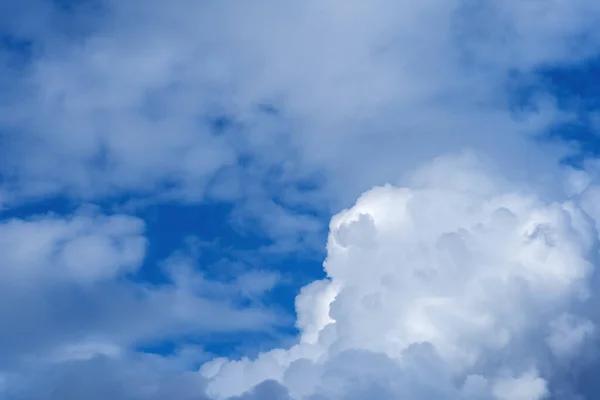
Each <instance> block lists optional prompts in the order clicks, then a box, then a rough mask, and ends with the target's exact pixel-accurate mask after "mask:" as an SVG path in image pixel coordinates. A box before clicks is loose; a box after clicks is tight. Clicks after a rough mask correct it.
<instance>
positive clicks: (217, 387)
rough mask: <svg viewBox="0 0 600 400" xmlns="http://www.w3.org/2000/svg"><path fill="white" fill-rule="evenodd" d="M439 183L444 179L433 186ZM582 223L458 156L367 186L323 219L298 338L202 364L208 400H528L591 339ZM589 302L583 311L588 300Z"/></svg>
mask: <svg viewBox="0 0 600 400" xmlns="http://www.w3.org/2000/svg"><path fill="white" fill-rule="evenodd" d="M447 177H451V179H450V180H448V179H446V178H447ZM598 240H599V239H598V231H597V228H596V223H595V221H594V220H593V219H592V218H591V217H590V216H589V215H588V214H587V213H586V212H585V211H583V210H582V208H581V207H580V206H579V204H578V203H577V201H571V200H569V201H565V202H546V201H544V200H543V199H540V198H539V197H538V196H536V194H535V193H528V192H524V191H520V190H511V187H510V186H508V187H507V186H506V181H503V180H502V179H501V178H499V177H497V176H496V175H494V173H491V172H489V171H486V166H485V164H483V165H482V164H481V162H480V161H477V160H476V159H475V158H474V157H472V156H463V157H461V158H459V159H456V158H441V159H438V160H436V161H435V162H434V163H432V164H431V165H429V166H427V167H425V168H423V169H421V170H420V171H418V172H417V173H416V174H415V175H414V177H413V178H412V179H410V180H409V183H408V185H407V186H405V187H396V186H389V185H388V186H383V187H376V188H374V189H372V190H370V191H368V192H366V193H365V194H363V195H362V196H361V197H360V198H359V199H358V201H357V202H356V204H355V205H354V206H353V207H352V208H350V209H347V210H344V211H342V212H341V213H339V214H337V215H336V216H335V217H334V218H333V219H332V221H331V224H330V234H329V239H328V244H327V250H328V253H327V259H326V260H325V263H324V268H325V271H326V272H327V275H328V278H327V279H326V280H325V281H317V282H314V283H313V284H311V285H309V286H308V287H307V288H305V289H304V290H303V291H302V292H301V294H300V295H299V296H298V298H297V303H296V304H297V313H298V326H299V328H300V330H301V333H302V336H301V340H300V342H299V343H298V344H297V345H295V346H293V347H291V348H290V349H288V350H273V351H271V352H267V353H263V354H261V355H260V356H259V357H258V358H257V359H256V360H253V361H250V360H248V359H242V360H240V361H229V360H224V359H218V360H215V361H212V362H209V363H207V364H205V365H204V366H203V369H202V372H203V375H204V376H205V377H207V378H208V379H209V384H208V393H209V394H211V395H212V396H214V397H215V398H218V399H224V398H228V397H229V396H233V395H240V394H241V393H243V392H245V391H247V390H250V389H251V388H252V387H253V386H254V385H257V384H259V383H260V382H261V381H263V380H275V381H277V382H279V383H280V384H281V385H282V386H283V387H284V388H286V389H287V390H288V391H289V393H290V396H291V398H294V399H355V398H356V399H360V398H378V399H379V398H380V399H401V398H402V399H415V400H417V399H431V398H443V399H484V398H485V399H497V400H521V399H523V400H541V399H544V398H547V397H548V396H550V395H555V394H557V393H561V391H565V390H571V389H574V388H573V387H568V386H567V385H568V384H569V383H570V384H573V383H574V382H562V381H559V382H556V381H555V380H554V379H555V377H556V376H559V377H564V376H565V374H567V373H568V372H569V371H572V369H573V368H575V369H577V368H580V367H581V368H582V367H583V365H580V364H579V362H580V359H579V358H580V355H581V354H582V352H585V351H587V350H586V349H587V348H588V346H589V345H591V344H592V343H593V341H594V338H595V331H596V316H595V315H594V314H593V313H590V309H589V307H590V302H591V301H592V299H593V296H592V292H591V291H592V290H594V289H597V288H596V287H594V286H592V284H593V282H594V279H593V277H594V274H595V268H596V266H597V255H598V249H599V247H598V245H599V242H598ZM591 304H592V306H593V304H596V303H595V302H593V301H592V303H591Z"/></svg>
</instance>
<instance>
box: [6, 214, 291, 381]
mask: <svg viewBox="0 0 600 400" xmlns="http://www.w3.org/2000/svg"><path fill="white" fill-rule="evenodd" d="M144 230H145V224H144V222H143V221H142V220H140V219H138V218H135V217H130V216H126V215H119V214H117V215H103V214H101V213H99V212H97V211H95V210H90V209H82V210H80V211H78V212H77V213H76V214H74V215H70V216H57V215H41V216H32V217H28V218H27V219H17V218H14V219H10V220H5V221H3V222H0V322H1V323H2V325H3V326H4V328H3V329H2V331H1V332H0V342H2V353H3V357H2V360H0V371H2V370H4V369H6V370H7V371H8V372H10V371H13V370H14V369H15V368H16V369H17V370H18V366H19V365H21V364H23V363H25V364H27V365H29V364H35V363H38V362H41V363H51V364H59V363H64V362H69V361H73V360H80V361H84V360H90V359H93V358H94V357H96V356H98V355H105V356H108V357H114V358H119V356H120V354H121V353H122V352H123V351H126V350H127V349H129V348H130V347H131V346H135V345H136V344H138V343H140V342H142V343H143V342H148V341H150V342H152V341H160V340H168V339H173V338H178V337H180V336H185V335H196V336H200V335H206V334H208V333H216V332H219V333H231V332H266V331H269V330H270V329H272V328H273V327H274V326H278V325H280V324H284V323H286V321H287V318H286V316H284V315H281V314H280V313H278V312H275V311H271V310H269V309H267V308H266V307H265V306H264V305H263V304H262V303H261V298H262V296H263V295H264V294H265V293H267V292H268V291H269V290H271V289H272V288H273V287H274V286H275V285H276V284H277V281H278V277H277V275H276V274H272V273H268V272H260V271H252V270H250V271H246V272H245V273H243V274H240V275H239V276H238V277H237V280H234V281H233V282H228V283H227V282H221V281H218V280H211V279H208V278H206V277H205V276H203V274H202V273H201V272H199V271H198V266H197V260H195V259H193V258H192V257H189V256H186V255H185V254H178V255H174V256H173V257H171V258H170V259H168V260H166V261H165V262H164V264H165V265H164V268H163V270H164V272H165V275H166V277H167V278H168V280H169V282H167V283H164V284H156V285H155V284H152V283H149V282H139V281H138V282H137V283H136V282H134V281H130V280H129V279H128V278H127V275H128V274H132V273H135V272H136V271H137V269H138V268H139V267H141V265H142V263H143V261H144V257H145V254H146V245H147V240H146V238H145V236H144ZM153 262H157V261H156V260H154V261H153Z"/></svg>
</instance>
